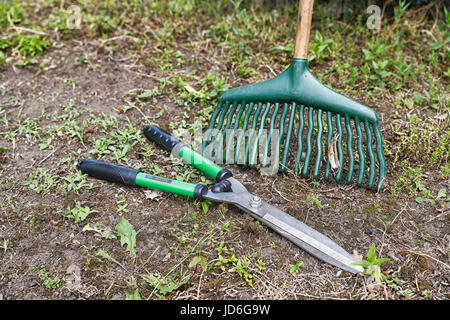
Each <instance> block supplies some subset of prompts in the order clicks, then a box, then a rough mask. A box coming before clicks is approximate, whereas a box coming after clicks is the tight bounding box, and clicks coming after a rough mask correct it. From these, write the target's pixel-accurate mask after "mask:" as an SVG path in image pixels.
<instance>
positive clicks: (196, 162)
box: [77, 125, 363, 273]
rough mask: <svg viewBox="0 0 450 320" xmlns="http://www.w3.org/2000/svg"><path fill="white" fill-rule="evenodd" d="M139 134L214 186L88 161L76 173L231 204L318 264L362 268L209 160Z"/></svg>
mask: <svg viewBox="0 0 450 320" xmlns="http://www.w3.org/2000/svg"><path fill="white" fill-rule="evenodd" d="M144 134H145V136H146V137H147V138H148V139H149V140H151V141H153V142H155V143H156V144H157V145H158V146H159V147H160V148H162V149H163V150H166V151H168V152H170V153H171V154H172V155H174V156H175V157H177V158H179V159H182V160H183V161H184V162H185V163H188V164H191V165H193V166H194V167H196V168H197V169H198V170H200V171H202V172H203V173H205V174H206V175H207V176H209V177H210V178H212V179H214V180H215V181H216V183H215V184H214V185H213V186H212V187H211V188H210V189H208V187H207V186H206V185H204V184H193V183H188V182H184V181H178V180H174V179H168V178H164V177H159V176H155V175H151V174H147V173H144V172H142V171H140V170H137V169H133V168H129V167H124V166H121V165H118V164H113V163H109V162H104V161H100V160H93V159H87V160H82V161H79V162H78V164H77V168H78V169H79V170H81V172H83V173H85V174H88V175H89V176H91V177H94V178H97V179H102V180H107V181H110V182H115V183H121V184H124V185H129V186H140V187H146V188H150V189H156V190H160V191H164V192H170V193H173V194H177V195H181V196H187V197H189V198H194V199H199V200H211V201H214V202H219V203H220V202H222V203H228V204H232V205H234V206H236V207H238V208H239V209H241V210H242V211H244V212H246V213H248V214H249V215H251V216H252V217H253V218H255V219H256V220H258V221H260V222H262V223H263V224H264V225H266V226H268V227H269V228H270V229H272V230H274V231H275V232H277V233H278V234H280V235H281V236H283V237H285V238H287V239H289V240H290V241H292V242H293V243H294V244H296V245H297V246H299V247H300V248H302V249H304V250H305V251H307V252H309V253H310V254H312V255H313V256H315V257H317V258H319V259H321V260H322V261H325V262H327V263H330V264H332V265H334V266H336V267H339V268H341V269H343V270H345V271H348V272H352V273H362V272H363V268H362V267H361V266H357V265H354V262H356V261H355V259H354V258H353V257H352V256H351V255H350V254H349V253H348V252H346V251H345V250H344V249H343V248H342V247H340V246H339V245H338V244H336V243H335V242H334V241H332V240H331V239H330V238H328V237H326V236H325V235H323V234H321V233H320V232H318V231H316V230H314V229H313V228H311V227H309V226H307V225H306V224H304V223H302V222H301V221H299V220H297V219H295V218H294V217H292V216H290V215H289V214H287V213H286V212H283V211H281V210H280V209H278V208H276V207H274V206H272V205H270V204H268V203H267V202H265V201H264V200H262V199H261V198H260V197H259V196H257V195H253V194H251V193H249V192H248V191H247V189H246V188H245V187H244V186H243V185H242V183H240V182H239V181H238V180H236V179H235V178H234V177H233V174H232V172H231V171H229V170H228V169H223V168H222V167H220V166H219V165H218V164H216V163H214V162H213V161H211V160H210V159H208V158H205V157H203V156H202V155H201V154H199V153H197V152H196V151H194V150H192V149H191V148H190V147H189V146H188V145H186V144H184V143H183V142H181V141H179V140H178V139H176V138H175V137H173V136H172V135H170V134H169V133H167V132H166V131H164V130H162V129H161V128H159V127H157V126H153V125H150V126H146V127H145V128H144Z"/></svg>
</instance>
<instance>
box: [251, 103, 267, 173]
mask: <svg viewBox="0 0 450 320" xmlns="http://www.w3.org/2000/svg"><path fill="white" fill-rule="evenodd" d="M271 106H272V104H271V103H269V102H267V103H266V107H265V109H264V112H263V114H262V119H261V122H260V123H259V130H258V134H257V135H256V140H255V142H254V144H253V149H252V158H251V162H250V164H249V165H250V167H251V168H254V167H255V166H256V156H257V153H258V144H259V139H260V138H261V135H262V131H263V127H264V123H265V122H266V119H267V115H268V114H269V110H270V108H271Z"/></svg>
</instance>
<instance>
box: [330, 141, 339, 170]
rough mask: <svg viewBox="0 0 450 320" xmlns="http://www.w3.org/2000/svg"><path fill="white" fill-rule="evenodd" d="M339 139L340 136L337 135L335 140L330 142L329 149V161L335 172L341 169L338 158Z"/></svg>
mask: <svg viewBox="0 0 450 320" xmlns="http://www.w3.org/2000/svg"><path fill="white" fill-rule="evenodd" d="M338 139H339V134H336V135H335V136H334V137H333V139H331V141H330V146H329V147H328V160H329V161H330V166H331V169H333V170H335V169H337V168H339V166H340V165H341V164H340V162H339V158H338V151H337V147H336V144H337V140H338Z"/></svg>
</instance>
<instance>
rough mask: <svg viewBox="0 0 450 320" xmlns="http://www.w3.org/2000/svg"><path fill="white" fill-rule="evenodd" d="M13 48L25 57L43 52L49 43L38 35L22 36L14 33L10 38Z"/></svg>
mask: <svg viewBox="0 0 450 320" xmlns="http://www.w3.org/2000/svg"><path fill="white" fill-rule="evenodd" d="M12 44H13V46H14V50H16V51H18V52H20V53H21V54H22V55H24V56H25V57H34V56H36V55H38V54H43V53H44V51H45V50H46V49H47V48H48V47H50V45H51V43H50V42H49V41H47V40H45V39H41V37H40V36H39V35H32V36H23V35H16V36H15V37H14V38H13V39H12Z"/></svg>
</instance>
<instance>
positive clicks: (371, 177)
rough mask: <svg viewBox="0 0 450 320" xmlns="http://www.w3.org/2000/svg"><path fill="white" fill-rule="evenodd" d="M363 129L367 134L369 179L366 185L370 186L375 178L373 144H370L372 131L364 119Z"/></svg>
mask: <svg viewBox="0 0 450 320" xmlns="http://www.w3.org/2000/svg"><path fill="white" fill-rule="evenodd" d="M364 130H365V131H366V135H367V155H368V156H369V167H370V169H369V181H368V187H369V188H371V187H372V186H373V182H374V178H375V157H374V154H373V150H372V148H373V146H372V131H371V130H370V127H369V122H367V121H364Z"/></svg>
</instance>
